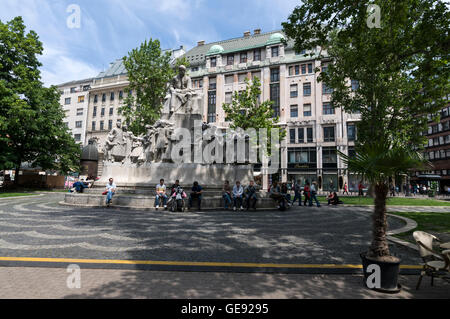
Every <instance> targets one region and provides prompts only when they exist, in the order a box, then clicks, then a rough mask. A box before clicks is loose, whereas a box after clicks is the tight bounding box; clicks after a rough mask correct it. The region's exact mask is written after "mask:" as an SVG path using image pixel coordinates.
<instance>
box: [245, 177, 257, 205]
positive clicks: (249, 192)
mask: <svg viewBox="0 0 450 319" xmlns="http://www.w3.org/2000/svg"><path fill="white" fill-rule="evenodd" d="M256 192H257V189H256V187H255V182H254V181H250V185H248V186H247V187H246V188H245V191H244V194H245V204H246V206H247V210H249V209H250V207H252V208H253V209H254V210H256V202H257V200H258V197H257V196H256Z"/></svg>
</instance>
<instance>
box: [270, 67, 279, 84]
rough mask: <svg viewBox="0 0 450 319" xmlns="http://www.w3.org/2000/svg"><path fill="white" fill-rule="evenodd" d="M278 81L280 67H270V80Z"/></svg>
mask: <svg viewBox="0 0 450 319" xmlns="http://www.w3.org/2000/svg"><path fill="white" fill-rule="evenodd" d="M279 81H280V69H270V82H271V83H273V82H279Z"/></svg>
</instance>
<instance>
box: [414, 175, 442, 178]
mask: <svg viewBox="0 0 450 319" xmlns="http://www.w3.org/2000/svg"><path fill="white" fill-rule="evenodd" d="M417 178H423V179H441V176H440V175H418V176H417Z"/></svg>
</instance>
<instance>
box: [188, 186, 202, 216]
mask: <svg viewBox="0 0 450 319" xmlns="http://www.w3.org/2000/svg"><path fill="white" fill-rule="evenodd" d="M202 190H203V188H202V187H201V186H200V185H199V184H198V182H194V185H193V186H192V192H191V194H190V195H189V209H191V208H192V200H193V199H197V203H198V204H197V207H198V210H201V209H202V207H201V205H202Z"/></svg>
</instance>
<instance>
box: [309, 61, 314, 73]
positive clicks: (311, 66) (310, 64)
mask: <svg viewBox="0 0 450 319" xmlns="http://www.w3.org/2000/svg"><path fill="white" fill-rule="evenodd" d="M308 73H313V65H312V63H308Z"/></svg>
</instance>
